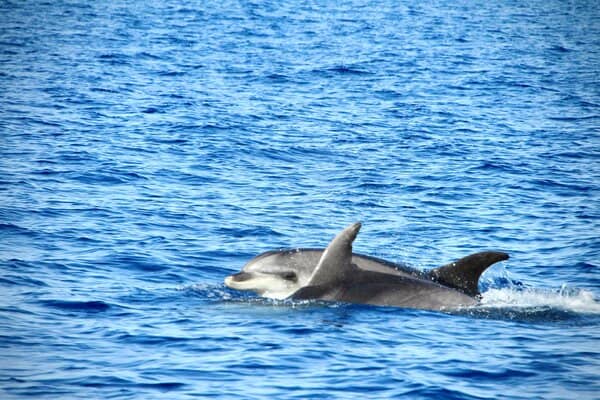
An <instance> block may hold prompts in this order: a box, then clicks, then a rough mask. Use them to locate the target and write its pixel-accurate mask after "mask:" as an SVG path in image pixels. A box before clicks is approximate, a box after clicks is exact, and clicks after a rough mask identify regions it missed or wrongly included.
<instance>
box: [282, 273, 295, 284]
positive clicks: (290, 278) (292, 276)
mask: <svg viewBox="0 0 600 400" xmlns="http://www.w3.org/2000/svg"><path fill="white" fill-rule="evenodd" d="M281 277H282V278H283V279H285V280H286V281H294V282H296V281H297V280H298V277H297V276H296V273H295V272H293V271H287V272H284V273H283V274H281Z"/></svg>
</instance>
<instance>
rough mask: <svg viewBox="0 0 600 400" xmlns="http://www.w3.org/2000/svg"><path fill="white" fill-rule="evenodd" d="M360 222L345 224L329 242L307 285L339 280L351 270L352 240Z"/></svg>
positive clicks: (319, 284)
mask: <svg viewBox="0 0 600 400" xmlns="http://www.w3.org/2000/svg"><path fill="white" fill-rule="evenodd" d="M360 227H361V224H360V222H356V223H354V224H352V225H349V226H347V227H346V228H345V229H344V230H343V231H341V232H340V233H338V234H337V236H336V237H335V238H333V240H332V241H331V242H330V243H329V245H328V246H327V248H326V249H325V251H324V252H323V255H321V258H320V259H319V263H318V264H317V267H316V268H315V270H314V271H313V273H312V275H311V277H310V279H309V283H308V285H309V286H322V285H327V284H331V283H335V282H341V281H344V280H345V279H346V277H347V276H348V274H349V273H351V272H352V270H353V266H352V242H353V241H354V239H356V235H358V231H359V230H360Z"/></svg>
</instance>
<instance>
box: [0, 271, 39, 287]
mask: <svg viewBox="0 0 600 400" xmlns="http://www.w3.org/2000/svg"><path fill="white" fill-rule="evenodd" d="M0 285H6V286H26V287H27V286H28V287H46V286H48V284H46V282H44V281H42V280H40V279H34V278H31V277H28V276H24V275H22V274H21V273H16V274H15V273H6V274H5V275H4V276H2V277H0Z"/></svg>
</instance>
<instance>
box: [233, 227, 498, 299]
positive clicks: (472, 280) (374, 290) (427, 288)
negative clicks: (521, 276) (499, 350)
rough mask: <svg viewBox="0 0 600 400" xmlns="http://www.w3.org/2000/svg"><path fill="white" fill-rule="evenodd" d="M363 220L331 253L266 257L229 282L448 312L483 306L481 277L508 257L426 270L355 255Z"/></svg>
mask: <svg viewBox="0 0 600 400" xmlns="http://www.w3.org/2000/svg"><path fill="white" fill-rule="evenodd" d="M360 228H361V224H360V223H359V222H357V223H354V224H352V225H350V226H348V227H347V228H345V229H344V230H343V231H342V232H340V233H339V234H338V235H337V236H336V237H335V238H334V239H333V240H332V241H331V242H330V243H329V245H328V246H327V248H326V249H324V250H323V249H296V250H280V251H270V252H266V253H263V254H261V255H259V256H257V257H255V258H254V259H252V260H251V261H250V262H248V263H247V264H246V265H245V266H244V268H243V269H242V271H241V272H239V273H237V274H234V275H231V276H228V277H227V278H225V284H226V285H227V286H228V287H230V288H232V289H238V290H250V291H254V292H256V293H258V294H259V295H261V296H264V297H269V298H276V299H285V298H291V299H320V300H328V301H340V302H348V303H360V304H373V305H383V306H397V307H407V308H419V309H429V310H445V309H456V308H460V307H467V306H472V305H475V304H477V302H478V300H477V297H478V295H479V290H478V282H479V277H480V276H481V274H482V273H483V272H484V271H485V270H486V269H487V268H488V267H489V266H490V265H492V264H494V263H496V262H498V261H501V260H506V259H508V254H506V253H502V252H495V251H486V252H481V253H476V254H472V255H470V256H467V257H464V258H461V259H460V260H458V261H456V262H453V263H451V264H448V265H445V266H442V267H439V268H436V269H433V270H430V271H428V272H423V271H419V270H415V269H412V268H409V267H406V266H402V265H399V264H395V263H391V262H388V261H385V260H382V259H379V258H375V257H370V256H365V255H361V254H353V253H352V243H353V241H354V239H355V238H356V236H357V235H358V232H359V230H360Z"/></svg>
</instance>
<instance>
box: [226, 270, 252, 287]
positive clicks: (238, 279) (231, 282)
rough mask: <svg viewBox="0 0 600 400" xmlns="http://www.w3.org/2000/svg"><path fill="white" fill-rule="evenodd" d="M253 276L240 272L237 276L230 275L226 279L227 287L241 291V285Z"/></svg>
mask: <svg viewBox="0 0 600 400" xmlns="http://www.w3.org/2000/svg"><path fill="white" fill-rule="evenodd" d="M251 278H252V275H251V274H249V273H247V272H238V273H237V274H233V275H229V276H228V277H227V278H225V285H226V286H228V287H230V288H232V289H241V287H240V285H239V284H240V283H243V282H245V281H248V280H250V279H251Z"/></svg>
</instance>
